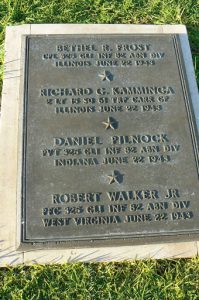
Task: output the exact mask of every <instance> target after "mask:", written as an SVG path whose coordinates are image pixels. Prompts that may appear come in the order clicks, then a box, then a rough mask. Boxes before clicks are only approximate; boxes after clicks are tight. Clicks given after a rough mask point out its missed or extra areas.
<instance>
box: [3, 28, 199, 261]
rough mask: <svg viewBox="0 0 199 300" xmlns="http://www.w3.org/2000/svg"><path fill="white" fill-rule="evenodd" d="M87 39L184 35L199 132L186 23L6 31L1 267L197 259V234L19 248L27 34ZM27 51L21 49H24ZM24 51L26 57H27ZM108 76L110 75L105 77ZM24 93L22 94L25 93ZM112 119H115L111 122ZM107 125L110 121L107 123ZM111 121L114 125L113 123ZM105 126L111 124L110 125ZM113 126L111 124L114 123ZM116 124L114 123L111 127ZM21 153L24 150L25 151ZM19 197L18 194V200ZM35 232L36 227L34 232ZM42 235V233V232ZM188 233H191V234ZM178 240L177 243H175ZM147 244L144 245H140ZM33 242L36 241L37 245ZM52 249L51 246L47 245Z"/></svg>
mask: <svg viewBox="0 0 199 300" xmlns="http://www.w3.org/2000/svg"><path fill="white" fill-rule="evenodd" d="M58 34H59V35H60V34H62V35H64V34H67V35H74V34H78V35H81V34H83V35H88V34H92V35H95V34H103V35H106V34H138V35H142V34H150V35H153V34H154V35H156V34H161V35H167V34H177V35H178V36H179V40H180V44H181V48H182V56H183V60H184V65H185V69H186V76H187V81H188V86H189V92H190V98H191V101H192V106H193V111H194V115H195V121H196V127H197V128H199V121H198V120H199V118H198V116H199V104H198V103H199V102H198V101H199V99H198V91H197V85H196V81H195V77H194V68H193V64H192V57H191V52H190V48H189V42H188V38H187V32H186V27H185V26H183V25H113V24H109V25H107V24H100V25H98V24H95V25H94V24H93V25H86V24H39V25H35V24H33V25H32V24H31V25H21V26H13V27H7V30H6V42H5V71H4V84H3V94H2V116H1V137H0V139H1V140H0V143H1V146H0V148H1V149H0V165H1V170H0V178H1V180H0V195H1V196H0V197H1V211H0V243H1V259H0V266H6V265H16V264H22V263H24V264H33V263H42V264H43V263H63V262H77V261H96V262H100V261H120V260H129V259H146V258H172V257H173V258H176V257H192V256H194V255H197V253H198V247H199V244H198V242H197V241H196V238H193V236H191V237H190V239H188V238H187V241H183V242H182V241H179V242H173V241H172V239H171V241H170V242H169V239H168V242H166V243H159V242H156V243H155V244H154V242H155V241H153V243H150V242H148V244H145V245H132V243H129V244H128V243H127V244H126V245H125V244H124V246H121V244H119V245H117V244H113V246H111V243H110V244H106V245H104V246H102V247H99V246H100V244H96V245H95V246H94V247H93V246H92V247H91V245H90V244H88V245H89V246H88V247H86V246H85V244H84V247H82V248H81V244H80V246H79V247H78V248H77V247H76V246H74V245H73V247H72V248H70V249H69V248H67V247H66V246H64V248H62V249H61V248H59V245H58V246H57V248H56V249H48V248H47V249H45V248H44V247H43V248H42V247H41V249H38V248H35V249H34V245H32V246H33V247H32V249H30V248H27V249H25V248H23V247H21V249H20V248H19V245H20V240H21V206H20V204H19V201H17V198H20V197H21V195H20V192H19V189H18V188H17V187H18V186H20V182H21V178H20V176H19V174H21V162H20V161H19V159H18V149H21V147H22V143H21V142H20V138H19V137H21V132H22V128H23V124H22V123H23V122H22V119H23V115H22V114H21V111H20V110H21V109H20V105H21V101H22V100H21V98H22V97H21V95H22V93H23V87H22V86H21V84H22V83H21V78H23V68H24V57H25V53H24V52H25V48H24V47H23V43H24V36H26V35H28V36H35V35H54V36H55V35H58ZM21 49H22V50H21ZM22 52H23V53H22ZM104 75H107V74H104ZM21 89H22V90H21ZM109 121H110V120H109ZM104 123H105V122H104ZM109 123H110V122H109ZM105 125H106V126H108V125H107V123H106V124H105ZM109 125H110V124H109ZM110 126H112V125H110ZM21 151H22V149H21ZM17 193H18V196H17ZM30 232H31V229H30ZM38 234H39V233H38ZM187 235H189V234H187ZM176 241H177V240H176ZM141 243H142V242H141ZM32 244H34V242H33V243H32ZM47 247H48V246H47Z"/></svg>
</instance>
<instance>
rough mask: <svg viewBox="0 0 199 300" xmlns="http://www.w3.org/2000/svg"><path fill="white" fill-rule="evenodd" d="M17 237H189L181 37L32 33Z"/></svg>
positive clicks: (192, 158)
mask: <svg viewBox="0 0 199 300" xmlns="http://www.w3.org/2000/svg"><path fill="white" fill-rule="evenodd" d="M25 65H26V70H25V76H24V77H25V96H24V125H23V176H22V199H23V201H22V238H21V241H22V245H23V247H25V246H24V245H25V244H27V245H30V247H32V248H33V247H54V246H55V247H60V246H63V247H69V246H74V245H80V246H88V247H90V246H92V245H94V246H95V245H98V246H101V245H116V244H117V245H123V244H125V243H127V244H128V243H129V244H136V243H147V242H157V241H158V242H164V241H171V240H173V241H176V240H186V239H188V238H189V237H191V238H192V239H193V238H194V237H195V236H196V234H197V232H198V229H199V218H198V145H197V136H196V130H195V125H194V124H195V123H194V122H195V121H194V117H193V114H192V105H191V100H190V97H189V90H188V85H187V80H186V74H185V71H184V67H183V60H182V55H181V50H180V43H179V41H178V37H177V36H176V35H139V36H138V35H132V34H131V35H73V36H70V35H58V36H31V37H26V59H25Z"/></svg>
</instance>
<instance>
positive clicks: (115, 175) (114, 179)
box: [108, 171, 121, 184]
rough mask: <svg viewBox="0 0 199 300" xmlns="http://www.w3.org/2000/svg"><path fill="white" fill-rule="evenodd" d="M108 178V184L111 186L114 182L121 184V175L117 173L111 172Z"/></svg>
mask: <svg viewBox="0 0 199 300" xmlns="http://www.w3.org/2000/svg"><path fill="white" fill-rule="evenodd" d="M108 178H109V180H110V181H109V184H112V183H114V182H117V183H120V182H121V174H120V173H119V172H117V171H113V172H112V174H111V175H108Z"/></svg>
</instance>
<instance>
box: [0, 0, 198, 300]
mask: <svg viewBox="0 0 199 300" xmlns="http://www.w3.org/2000/svg"><path fill="white" fill-rule="evenodd" d="M27 23H126V24H133V23H135V24H164V23H167V24H185V25H187V28H188V34H189V39H190V44H191V50H192V55H193V61H194V66H195V71H196V76H197V80H198V82H199V70H198V64H199V2H198V0H123V1H122V0H0V92H1V88H2V79H3V54H4V50H3V49H4V38H5V28H6V26H7V25H16V24H27ZM198 282H199V259H198V258H193V259H180V260H159V261H138V262H123V263H104V264H103V263H100V264H93V263H91V264H83V263H77V264H65V265H61V266H60V265H53V266H31V267H24V266H20V267H8V268H3V269H0V299H3V300H4V299H5V300H7V299H8V300H10V299H15V300H20V299H23V300H25V299H28V300H31V299H41V300H43V299H52V300H56V299H66V300H67V299H70V300H71V299H78V300H81V299H82V300H90V299H93V300H98V299H99V300H103V299H104V300H109V299H113V300H115V299H116V300H130V299H132V300H142V299H143V300H149V299H150V300H156V299H157V300H164V299H168V300H178V299H180V300H198V299H199V295H198V294H197V289H198V290H199V286H197V284H198Z"/></svg>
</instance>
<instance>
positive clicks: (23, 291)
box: [0, 258, 199, 300]
mask: <svg viewBox="0 0 199 300" xmlns="http://www.w3.org/2000/svg"><path fill="white" fill-rule="evenodd" d="M198 276H199V259H197V258H193V259H181V260H173V261H172V260H159V261H155V260H153V261H139V262H124V263H101V264H94V263H90V264H83V263H76V264H65V265H61V266H60V265H53V266H32V267H17V268H7V269H0V290H1V292H0V296H1V299H5V300H6V299H8V300H10V299H13V300H20V299H23V300H26V299H27V300H31V299H34V300H36V299H38V300H43V299H50V300H51V299H52V300H58V299H64V300H71V299H75V300H76V299H78V300H110V299H111V300H112V299H113V300H164V299H165V300H166V299H167V300H198V299H199V296H198V295H197V289H199V281H198V286H197V278H198ZM198 279H199V278H198Z"/></svg>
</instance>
